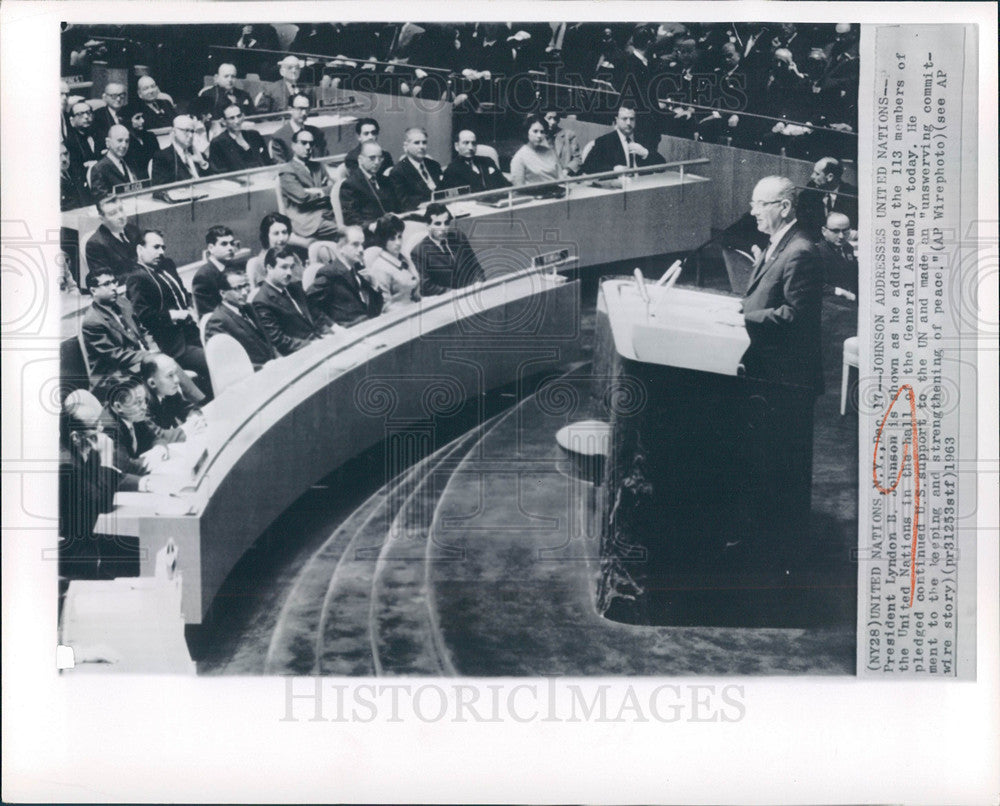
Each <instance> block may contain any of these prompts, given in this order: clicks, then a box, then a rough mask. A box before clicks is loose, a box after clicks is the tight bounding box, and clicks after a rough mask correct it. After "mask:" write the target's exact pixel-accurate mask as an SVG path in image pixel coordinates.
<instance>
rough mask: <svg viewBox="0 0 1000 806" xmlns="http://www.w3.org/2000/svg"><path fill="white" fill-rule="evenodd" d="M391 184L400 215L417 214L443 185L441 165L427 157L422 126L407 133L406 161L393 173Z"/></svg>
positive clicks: (425, 139) (405, 145) (404, 158)
mask: <svg viewBox="0 0 1000 806" xmlns="http://www.w3.org/2000/svg"><path fill="white" fill-rule="evenodd" d="M389 182H390V184H391V185H392V191H393V194H394V195H395V197H396V202H397V203H398V205H399V210H398V212H402V213H405V212H407V211H409V210H416V209H417V207H418V206H419V205H420V204H421V203H422V202H426V201H430V199H431V193H433V192H434V191H435V190H437V189H438V188H439V187H441V185H442V183H443V182H444V176H443V172H442V171H441V165H440V163H438V162H437V161H436V160H432V159H431V158H430V157H428V156H427V131H426V130H425V129H421V128H420V127H419V126H411V127H410V128H409V129H407V130H406V133H405V135H404V139H403V157H402V158H400V160H399V162H397V163H396V164H395V165H394V166H393V168H392V170H391V171H389Z"/></svg>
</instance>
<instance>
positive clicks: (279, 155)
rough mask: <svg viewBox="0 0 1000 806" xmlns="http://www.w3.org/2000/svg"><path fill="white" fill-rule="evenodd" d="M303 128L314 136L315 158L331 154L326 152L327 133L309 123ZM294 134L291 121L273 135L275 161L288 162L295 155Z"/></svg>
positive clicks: (271, 144) (313, 152)
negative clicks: (293, 148) (293, 149)
mask: <svg viewBox="0 0 1000 806" xmlns="http://www.w3.org/2000/svg"><path fill="white" fill-rule="evenodd" d="M302 128H303V129H305V130H306V131H307V132H309V133H310V134H311V135H312V136H313V150H312V155H313V159H318V158H319V157H326V156H329V155H328V154H327V153H326V135H324V134H323V132H322V130H321V129H317V128H316V127H315V126H310V125H309V124H308V123H307V124H306V125H305V126H303V127H302ZM293 134H295V130H293V129H292V124H291V123H290V122H289V123H285V124H284V125H283V126H282V127H281V128H280V129H278V130H277V131H276V132H275V133H274V134H272V135H271V143H270V148H271V156H272V157H274V161H275V162H288V161H289V160H290V159H291V158H292V157H294V156H295V152H294V151H292V135H293Z"/></svg>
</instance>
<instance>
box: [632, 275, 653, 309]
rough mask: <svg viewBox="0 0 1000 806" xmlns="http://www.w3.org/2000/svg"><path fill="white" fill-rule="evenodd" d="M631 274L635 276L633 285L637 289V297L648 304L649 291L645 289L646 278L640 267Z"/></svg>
mask: <svg viewBox="0 0 1000 806" xmlns="http://www.w3.org/2000/svg"><path fill="white" fill-rule="evenodd" d="M632 275H633V276H634V277H635V286H636V288H637V289H638V290H639V297H640V298H641V299H642V301H643V302H645V303H646V304H647V305H649V292H648V291H647V290H646V278H645V277H643V276H642V269H640V268H636V270H635V271H634V272H632Z"/></svg>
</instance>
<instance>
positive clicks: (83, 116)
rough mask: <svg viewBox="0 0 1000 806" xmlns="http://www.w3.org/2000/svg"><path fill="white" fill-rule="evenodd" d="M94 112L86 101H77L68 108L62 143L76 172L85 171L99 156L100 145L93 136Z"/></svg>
mask: <svg viewBox="0 0 1000 806" xmlns="http://www.w3.org/2000/svg"><path fill="white" fill-rule="evenodd" d="M93 123H94V110H93V109H91V108H90V104H88V103H87V102H86V101H77V102H76V103H75V104H73V106H72V107H70V117H69V129H68V130H67V131H66V137H65V139H64V140H63V142H64V143H65V144H66V149H67V151H69V160H70V162H72V163H73V165H75V166H76V167H77V169H78V170H80V171H83V172H86V170H87V169H88V168H89V167H90V166H91V165H94V164H95V163H96V162H97V160H98V159H100V156H101V147H102V145H101V144H99V143H98V140H97V137H96V136H95V135H94V130H93Z"/></svg>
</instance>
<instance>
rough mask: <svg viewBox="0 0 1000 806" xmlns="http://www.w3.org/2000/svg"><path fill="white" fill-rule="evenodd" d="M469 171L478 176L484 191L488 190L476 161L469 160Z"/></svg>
mask: <svg viewBox="0 0 1000 806" xmlns="http://www.w3.org/2000/svg"><path fill="white" fill-rule="evenodd" d="M469 170H470V171H472V173H473V174H475V175H476V177H478V179H479V184H480V185H481V186H482V188H483V190H485V189H486V179H485V178H484V177H483V174H482V172H481V171H480V170H479V166H478V165H476V161H475V160H471V159H470V160H469Z"/></svg>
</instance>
